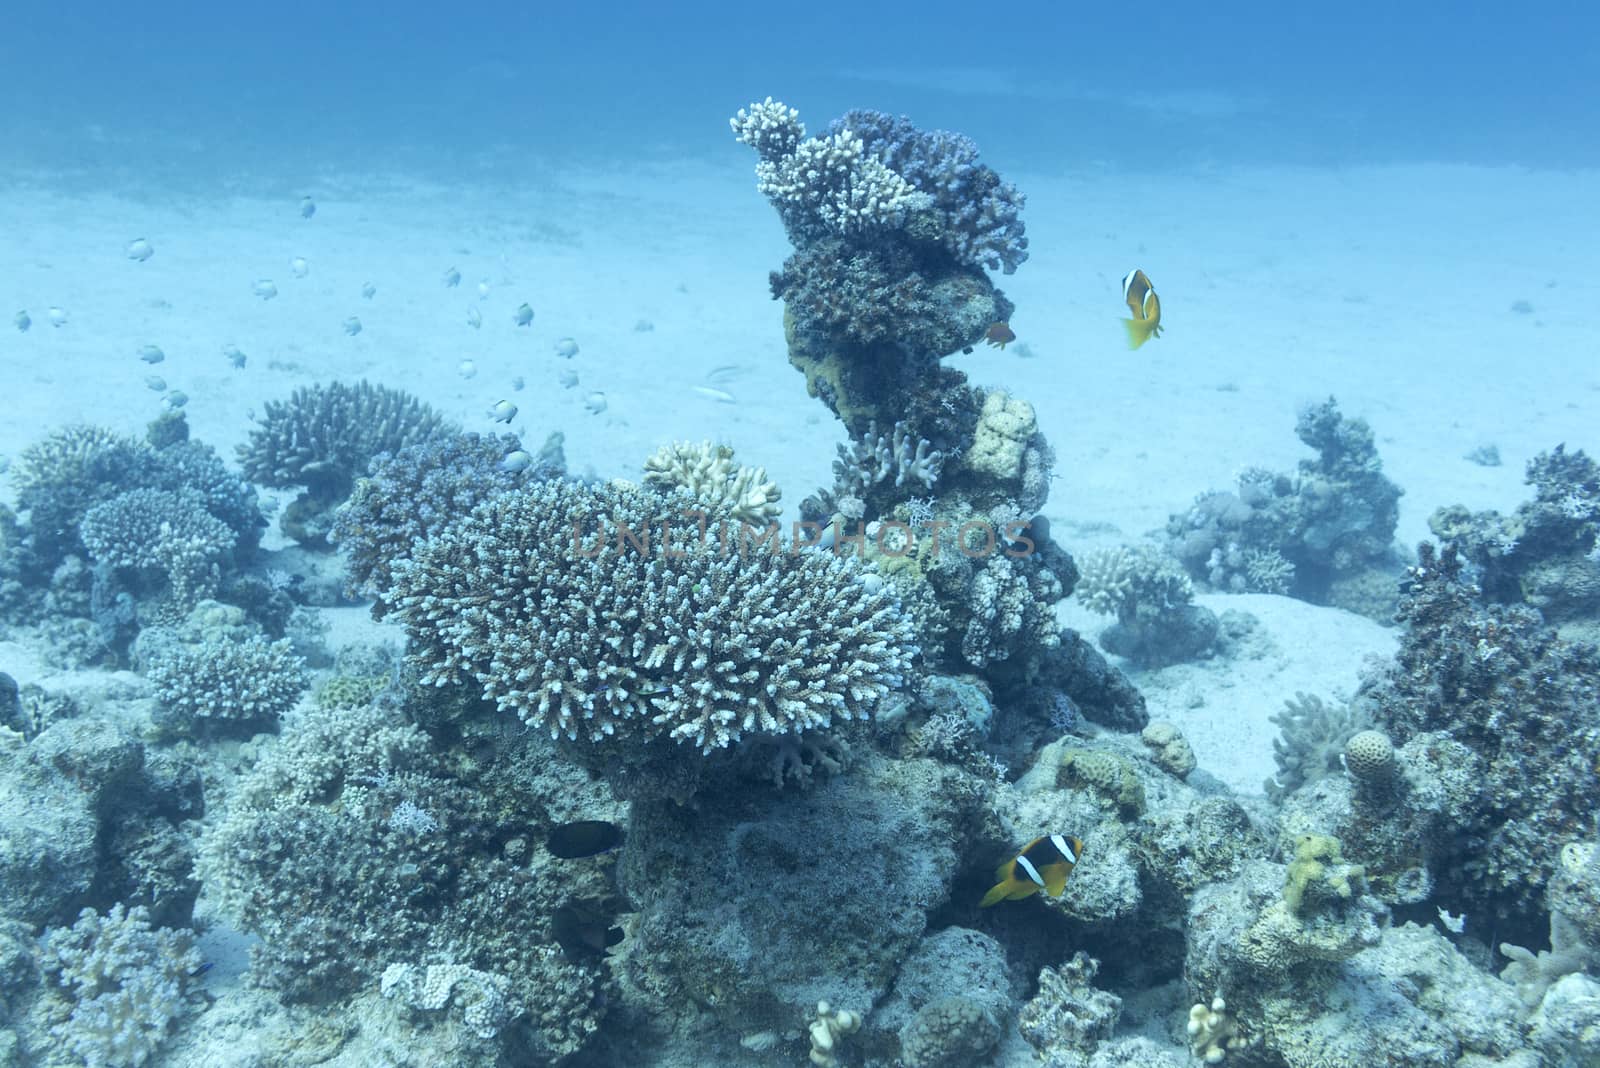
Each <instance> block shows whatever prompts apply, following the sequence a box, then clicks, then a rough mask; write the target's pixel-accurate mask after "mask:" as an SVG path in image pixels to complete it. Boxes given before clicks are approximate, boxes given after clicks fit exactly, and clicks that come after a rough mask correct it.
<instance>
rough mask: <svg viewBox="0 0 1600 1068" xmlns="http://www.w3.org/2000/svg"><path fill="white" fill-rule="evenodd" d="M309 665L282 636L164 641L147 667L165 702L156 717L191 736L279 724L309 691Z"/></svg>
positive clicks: (233, 731) (251, 729)
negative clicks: (273, 640)
mask: <svg viewBox="0 0 1600 1068" xmlns="http://www.w3.org/2000/svg"><path fill="white" fill-rule="evenodd" d="M304 664H305V662H304V661H303V660H301V658H300V657H298V656H296V655H295V654H294V651H293V648H292V646H291V645H290V643H289V642H288V641H287V640H282V639H280V640H279V641H275V642H269V641H267V640H265V639H264V638H258V637H249V638H244V639H237V638H214V639H210V640H207V641H203V642H200V643H198V644H187V643H183V642H178V641H170V642H162V643H159V645H158V646H157V648H156V649H155V651H154V652H153V653H152V654H151V655H150V657H149V664H148V666H147V668H146V675H147V676H148V677H149V679H150V683H151V685H152V686H154V688H155V693H156V697H157V699H158V700H159V701H160V702H161V707H160V711H159V712H158V713H157V714H156V717H155V718H156V722H157V723H159V724H160V725H161V726H162V727H163V728H165V729H167V730H169V731H172V732H174V733H176V734H191V735H192V734H218V733H243V734H247V735H248V734H250V733H253V732H254V731H258V730H262V729H268V728H272V727H275V726H276V725H277V723H278V720H279V719H280V718H282V717H283V716H284V715H285V714H286V713H287V712H288V711H289V710H290V709H292V708H293V707H294V706H295V704H296V702H298V701H299V700H300V695H301V694H302V693H304V692H305V688H306V682H307V679H306V673H305V666H304Z"/></svg>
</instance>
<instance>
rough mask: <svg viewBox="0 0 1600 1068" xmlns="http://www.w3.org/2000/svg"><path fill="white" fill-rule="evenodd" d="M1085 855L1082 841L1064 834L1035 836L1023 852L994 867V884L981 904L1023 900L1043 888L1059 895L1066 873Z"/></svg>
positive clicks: (1065, 881)
mask: <svg viewBox="0 0 1600 1068" xmlns="http://www.w3.org/2000/svg"><path fill="white" fill-rule="evenodd" d="M1081 856H1083V842H1081V841H1079V840H1078V839H1076V838H1071V837H1068V836H1065V835H1059V834H1051V835H1046V836H1045V837H1043V838H1035V839H1034V840H1033V841H1031V842H1029V843H1028V844H1027V845H1025V846H1023V847H1022V852H1020V853H1018V854H1017V855H1016V856H1014V857H1012V858H1011V859H1010V860H1008V861H1006V862H1005V863H1004V864H1002V865H1000V867H999V868H998V869H997V870H996V871H995V873H994V877H995V878H996V879H999V880H1000V881H999V882H998V883H996V884H995V886H994V888H993V889H991V890H990V891H989V892H988V893H987V894H984V895H983V900H982V901H980V902H978V907H979V908H982V909H986V908H988V907H989V906H990V905H994V904H997V903H998V902H1001V901H1021V900H1022V899H1023V898H1025V897H1032V896H1033V895H1034V894H1037V893H1038V892H1039V891H1040V890H1043V891H1044V892H1045V893H1047V894H1049V895H1050V896H1051V897H1060V896H1061V891H1063V890H1065V889H1066V888H1067V876H1069V875H1071V874H1072V869H1073V868H1075V867H1077V864H1078V858H1079V857H1081Z"/></svg>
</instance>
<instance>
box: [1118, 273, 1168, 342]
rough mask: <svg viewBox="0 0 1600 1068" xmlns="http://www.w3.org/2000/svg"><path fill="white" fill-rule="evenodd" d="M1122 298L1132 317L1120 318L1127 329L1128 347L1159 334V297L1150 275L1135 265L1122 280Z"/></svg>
mask: <svg viewBox="0 0 1600 1068" xmlns="http://www.w3.org/2000/svg"><path fill="white" fill-rule="evenodd" d="M1122 299H1123V302H1124V303H1126V304H1127V305H1128V311H1129V313H1131V314H1132V315H1133V318H1132V319H1124V320H1122V325H1123V326H1125V327H1127V329H1128V347H1129V348H1130V349H1136V348H1138V347H1139V346H1140V345H1143V344H1144V343H1145V342H1146V341H1149V340H1150V339H1151V338H1153V337H1160V336H1161V298H1160V297H1158V296H1156V291H1155V287H1154V286H1152V285H1151V284H1150V276H1149V275H1147V274H1145V273H1144V272H1143V271H1141V270H1139V269H1138V268H1137V267H1135V268H1134V269H1133V270H1131V271H1129V272H1128V276H1127V277H1126V278H1124V279H1123V280H1122Z"/></svg>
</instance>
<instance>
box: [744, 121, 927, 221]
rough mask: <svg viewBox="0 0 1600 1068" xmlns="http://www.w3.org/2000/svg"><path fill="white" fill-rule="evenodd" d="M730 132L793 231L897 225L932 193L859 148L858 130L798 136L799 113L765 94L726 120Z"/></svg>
mask: <svg viewBox="0 0 1600 1068" xmlns="http://www.w3.org/2000/svg"><path fill="white" fill-rule="evenodd" d="M728 122H729V125H730V126H731V127H732V129H733V132H734V137H735V138H736V139H737V140H739V141H740V142H742V143H744V144H747V145H750V146H752V147H753V148H755V150H756V152H757V153H758V154H759V155H760V156H761V162H759V163H757V164H756V188H757V189H759V190H760V191H761V192H762V193H763V194H764V195H765V196H766V197H767V198H768V199H769V200H771V201H772V202H773V203H774V204H776V205H777V206H778V210H779V211H780V213H782V215H783V217H784V219H785V221H786V222H787V223H789V224H790V226H791V227H798V228H800V229H801V230H806V229H815V228H816V227H818V226H820V227H821V229H822V230H825V231H832V232H833V233H836V234H851V233H860V232H862V231H865V230H871V229H875V228H877V227H883V226H898V225H899V224H901V223H902V222H904V221H905V217H906V213H907V212H908V211H911V210H913V209H917V208H924V207H927V206H929V205H930V204H932V202H933V198H932V197H931V196H929V195H928V194H927V193H922V192H918V190H917V188H916V187H915V186H914V185H912V184H911V183H910V182H908V181H906V179H905V178H903V177H902V176H901V175H899V174H898V173H896V172H895V171H894V170H892V169H891V168H890V167H888V166H887V165H885V164H884V163H883V162H882V161H881V160H879V159H877V158H876V157H874V156H871V155H869V154H868V153H867V151H866V146H865V143H864V142H863V141H862V139H861V136H860V135H859V134H857V133H855V132H854V131H852V130H841V131H839V132H838V133H836V134H833V135H831V136H828V137H814V138H812V139H811V140H809V141H807V140H803V138H804V137H805V127H804V126H803V125H802V124H801V123H800V118H799V112H797V111H795V110H794V109H793V108H788V107H785V106H784V105H782V104H779V103H774V102H773V100H772V98H771V97H768V98H767V100H766V101H765V102H764V103H760V104H751V105H750V106H749V107H748V108H741V109H739V113H738V114H737V115H735V116H734V117H733V118H732V119H729V120H728Z"/></svg>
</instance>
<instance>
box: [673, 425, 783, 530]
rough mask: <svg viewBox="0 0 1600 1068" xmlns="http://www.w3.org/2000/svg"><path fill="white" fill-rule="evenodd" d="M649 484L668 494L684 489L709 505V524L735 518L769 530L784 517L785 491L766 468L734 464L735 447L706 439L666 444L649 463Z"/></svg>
mask: <svg viewBox="0 0 1600 1068" xmlns="http://www.w3.org/2000/svg"><path fill="white" fill-rule="evenodd" d="M644 480H645V482H646V483H648V484H649V485H652V486H654V487H656V488H657V489H662V490H673V489H682V490H685V491H687V492H688V493H690V494H692V495H693V496H695V497H697V498H698V499H699V500H701V501H702V502H704V503H705V505H706V506H707V509H708V516H707V519H708V521H714V520H716V519H717V518H719V517H722V516H732V517H733V518H734V519H737V520H739V521H740V522H741V523H749V524H750V525H752V526H757V527H764V526H766V525H767V523H769V522H771V521H772V520H774V519H776V518H778V514H779V513H780V512H782V511H783V508H782V507H781V506H780V505H779V504H778V501H779V500H781V499H782V497H783V491H782V490H780V489H779V488H778V487H777V486H776V485H774V484H773V483H771V482H769V481H767V472H766V469H765V468H761V467H745V466H744V465H743V464H737V463H734V461H733V449H732V447H730V446H727V445H713V444H712V443H711V442H709V441H702V442H700V443H699V444H698V445H696V444H694V443H693V442H688V441H675V442H673V443H672V444H671V445H663V446H661V448H659V449H657V450H656V451H655V452H654V453H653V454H652V455H651V456H650V458H649V459H647V460H645V462H644Z"/></svg>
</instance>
